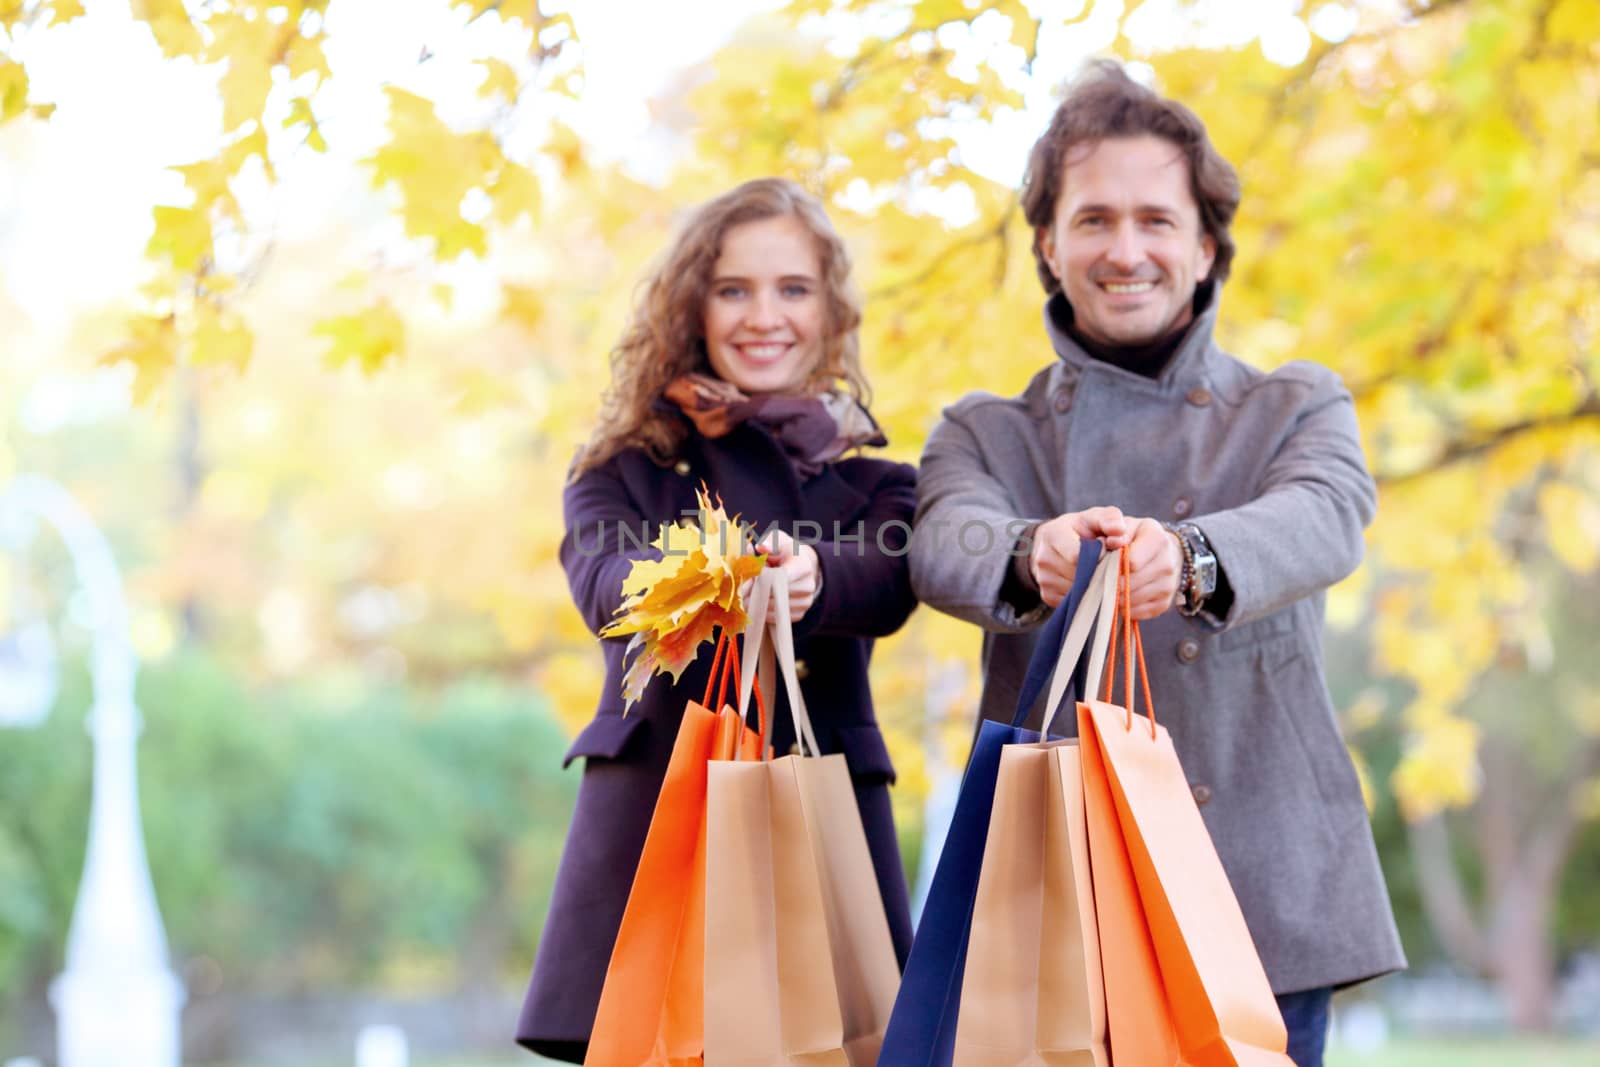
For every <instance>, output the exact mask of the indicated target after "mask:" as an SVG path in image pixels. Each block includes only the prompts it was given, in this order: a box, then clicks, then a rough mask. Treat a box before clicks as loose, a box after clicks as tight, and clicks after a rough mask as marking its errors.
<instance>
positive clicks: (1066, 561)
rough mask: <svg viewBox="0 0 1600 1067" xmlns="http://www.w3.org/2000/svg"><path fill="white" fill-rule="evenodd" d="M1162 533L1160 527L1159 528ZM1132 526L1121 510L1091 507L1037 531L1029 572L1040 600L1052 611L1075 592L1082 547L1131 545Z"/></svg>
mask: <svg viewBox="0 0 1600 1067" xmlns="http://www.w3.org/2000/svg"><path fill="white" fill-rule="evenodd" d="M1156 528H1157V529H1158V530H1159V529H1160V527H1159V526H1157V527H1156ZM1131 531H1132V524H1131V523H1130V522H1129V521H1128V520H1127V519H1126V518H1125V517H1124V516H1123V514H1122V512H1121V510H1120V509H1118V508H1113V507H1102V508H1089V509H1087V510H1085V511H1069V512H1067V513H1066V514H1065V515H1057V516H1056V517H1055V518H1053V519H1051V520H1049V521H1048V522H1042V523H1040V524H1039V525H1038V526H1036V527H1035V528H1034V531H1033V544H1032V546H1031V547H1030V548H1029V550H1028V573H1029V574H1031V575H1032V576H1033V584H1034V585H1036V586H1038V587H1039V598H1040V599H1041V600H1043V601H1044V602H1045V603H1046V604H1048V605H1050V606H1051V607H1052V608H1053V607H1055V606H1056V605H1058V604H1060V603H1061V602H1062V601H1063V600H1065V599H1066V598H1067V594H1068V593H1070V592H1071V591H1072V576H1073V572H1074V571H1075V570H1076V569H1077V567H1078V545H1079V543H1080V542H1081V541H1083V540H1085V539H1088V538H1098V539H1099V540H1100V541H1101V542H1102V543H1103V544H1104V545H1105V546H1106V548H1108V549H1113V548H1121V547H1123V546H1124V545H1126V544H1127V543H1128V539H1129V536H1130V534H1131Z"/></svg>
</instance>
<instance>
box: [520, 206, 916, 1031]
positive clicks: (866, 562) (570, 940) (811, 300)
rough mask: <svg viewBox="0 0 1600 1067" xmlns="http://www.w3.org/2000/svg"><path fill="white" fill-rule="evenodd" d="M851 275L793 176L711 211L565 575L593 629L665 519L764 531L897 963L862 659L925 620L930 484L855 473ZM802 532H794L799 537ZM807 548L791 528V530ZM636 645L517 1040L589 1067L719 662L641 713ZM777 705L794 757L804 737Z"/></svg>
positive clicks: (643, 344) (614, 420)
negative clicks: (689, 715)
mask: <svg viewBox="0 0 1600 1067" xmlns="http://www.w3.org/2000/svg"><path fill="white" fill-rule="evenodd" d="M849 273H850V261H849V257H848V254H847V253H846V251H845V248H844V244H843V243H842V242H841V241H840V239H839V237H838V235H837V234H836V233H835V232H834V230H833V227H832V225H831V224H830V223H829V221H828V218H827V216H826V215H825V214H824V213H823V210H822V208H821V206H820V205H819V204H818V203H817V202H816V201H815V200H814V199H813V198H812V197H810V196H809V195H807V194H806V193H805V192H804V191H803V190H801V189H800V187H799V186H797V185H795V184H794V183H792V182H788V181H783V180H779V179H763V180H759V181H753V182H747V183H746V184H744V185H741V186H739V187H738V188H736V189H734V190H732V191H731V192H728V193H725V194H723V195H722V196H720V197H718V198H717V199H715V200H712V201H711V202H710V203H708V204H705V205H704V206H702V207H701V208H700V209H699V210H698V211H696V212H695V213H694V214H693V216H692V217H691V218H690V219H689V221H688V224H687V226H686V227H685V228H684V230H683V232H682V233H681V234H679V235H678V237H677V239H676V241H674V243H673V244H672V246H671V248H669V249H668V251H667V255H666V257H665V259H664V260H663V261H661V262H660V263H659V264H658V265H657V267H656V269H655V271H654V272H653V273H652V274H651V275H650V276H649V278H647V279H646V281H645V284H644V285H643V287H642V288H641V290H640V293H639V296H638V299H637V303H636V306H635V308H634V312H633V316H632V321H631V322H630V324H629V327H628V330H627V332H626V333H625V334H624V335H623V338H622V341H621V343H620V344H618V345H617V347H616V349H615V350H614V351H613V352H612V355H611V370H612V380H611V386H610V389H609V390H608V392H607V393H606V396H605V398H604V402H603V408H602V412H601V416H600V423H599V426H598V428H597V429H596V430H595V433H594V436H593V437H592V438H591V439H590V441H589V443H588V444H587V445H586V446H585V447H584V448H583V450H582V451H581V452H580V453H579V455H578V459H577V461H576V463H575V464H574V467H573V470H572V473H571V478H570V480H569V482H568V485H567V488H566V492H565V494H564V500H563V503H564V507H565V513H566V514H565V518H566V530H567V533H566V538H565V539H564V540H563V542H562V545H561V562H562V565H563V566H564V567H565V568H566V572H567V579H568V582H569V583H570V584H571V587H572V596H573V599H574V600H575V601H576V602H577V605H578V609H579V610H580V611H581V612H582V613H583V616H584V619H585V621H586V622H587V623H588V624H589V627H590V629H592V630H595V631H597V632H598V630H599V629H600V627H602V626H604V625H605V624H606V623H607V622H609V621H610V620H611V619H612V617H613V613H614V612H615V611H616V609H617V607H618V605H619V604H620V603H621V602H622V592H621V590H622V582H623V579H624V577H626V575H627V573H628V570H629V567H630V564H631V562H632V561H633V560H635V559H640V558H645V557H646V556H647V554H648V553H649V551H650V550H649V549H641V548H640V547H639V542H640V541H646V542H647V541H648V540H649V539H650V538H651V537H653V535H654V532H655V529H656V526H657V525H658V524H660V523H663V522H672V521H675V520H676V519H677V518H678V517H679V516H680V515H681V514H683V513H691V514H692V513H693V512H694V510H695V507H696V502H695V490H696V488H697V487H698V486H699V485H700V484H701V483H702V482H704V483H705V485H706V486H707V487H708V488H709V489H710V490H711V491H712V492H713V493H714V494H717V495H720V496H721V498H722V502H723V504H724V506H725V508H726V510H727V512H728V514H729V515H735V514H737V515H738V516H740V518H741V520H742V521H744V522H746V523H749V524H752V525H754V527H755V528H756V529H757V530H758V531H766V530H769V528H772V526H773V524H776V526H777V528H778V530H777V531H775V532H772V533H769V534H768V535H767V536H766V538H765V539H764V541H763V543H764V544H765V545H766V546H767V548H768V550H769V552H770V554H771V556H772V558H773V559H774V560H775V561H776V562H777V563H778V564H781V566H782V568H783V573H784V576H785V579H786V582H787V585H788V587H789V593H790V604H791V615H792V617H793V620H794V634H795V640H796V655H797V657H798V659H799V667H800V671H801V678H802V682H801V685H802V688H803V691H804V695H805V699H806V704H807V705H808V707H809V708H810V709H811V711H812V718H813V721H814V723H815V726H816V730H817V734H818V740H819V743H820V744H821V746H822V749H823V751H824V752H842V753H844V756H845V759H846V762H847V764H848V766H849V768H850V773H851V777H852V779H853V780H854V785H855V792H856V800H857V802H858V804H859V806H860V809H861V817H862V821H863V823H864V824H865V827H866V832H867V839H868V843H869V844H870V846H871V850H872V859H873V864H874V867H875V868H876V872H877V876H878V887H879V890H880V891H881V893H882V896H883V903H884V907H885V910H886V911H887V913H888V917H889V927H890V931H891V933H892V935H893V937H894V943H895V950H896V953H897V954H898V955H899V957H900V960H901V962H902V963H904V961H905V955H906V951H907V949H908V948H909V947H910V942H911V920H910V913H909V907H908V903H907V893H906V884H905V874H904V872H903V870H902V869H901V865H900V854H899V850H898V845H897V842H896V839H895V832H894V822H893V818H892V815H891V812H890V807H889V790H888V787H889V784H890V783H891V782H892V781H893V780H894V768H893V766H891V764H890V762H889V755H888V752H887V750H886V749H885V747H884V743H883V737H882V734H881V733H880V732H879V730H878V725H877V721H876V719H875V718H874V715H873V709H872V697H871V694H870V693H869V692H868V689H867V660H868V657H869V656H870V655H871V652H872V639H873V638H874V637H877V636H880V635H883V634H888V633H892V632H893V631H895V630H896V629H898V628H899V627H900V625H901V624H902V623H903V622H905V620H906V616H907V615H909V614H910V612H911V609H912V607H913V606H914V600H913V598H912V593H911V583H910V578H909V574H908V570H907V561H906V559H905V544H906V539H907V534H908V531H909V523H910V520H911V515H912V510H913V508H914V506H915V503H916V499H915V477H916V476H915V472H914V471H913V470H912V468H911V467H908V466H906V465H905V464H901V463H890V462H887V461H884V460H878V459H866V458H861V457H854V456H852V457H850V458H844V454H845V453H846V452H849V451H852V450H854V449H855V448H857V447H858V446H861V445H867V444H872V445H882V444H884V443H885V441H884V439H883V436H882V434H881V433H880V432H879V431H878V428H877V425H876V424H875V423H874V422H873V421H872V418H871V416H869V415H868V414H867V412H866V409H865V408H864V407H863V406H862V404H863V401H864V398H865V397H866V395H867V385H866V381H865V379H864V377H863V375H862V373H861V366H860V359H859V355H858V352H857V341H856V328H857V326H858V325H859V324H860V321H861V313H860V309H859V305H858V303H857V300H856V298H855V296H854V295H853V293H852V291H851V289H850V287H849V284H848V277H849ZM797 523H799V525H798V527H797V525H796V524H797ZM797 529H798V530H799V531H800V534H799V535H798V536H797V535H796V530H797ZM624 646H625V641H624V640H622V639H612V640H606V641H602V642H601V648H602V650H603V652H604V655H605V660H606V683H605V688H604V689H603V690H602V692H601V696H600V706H599V709H598V711H597V712H596V714H595V718H594V721H592V722H591V723H590V724H589V725H588V726H587V727H585V728H584V730H583V731H582V732H581V733H580V734H579V735H578V737H577V740H576V741H574V742H573V745H572V747H571V749H569V750H568V752H567V757H566V758H567V760H568V761H569V762H570V761H571V760H573V759H577V758H579V757H582V758H583V759H584V761H585V764H584V772H583V780H582V783H581V785H580V786H579V789H578V802H577V809H576V811H575V812H574V814H573V819H572V826H571V828H570V829H569V831H568V835H567V844H566V848H565V850H564V852H563V855H562V857H561V866H560V869H559V871H558V873H557V875H556V883H555V890H554V892H553V895H552V899H551V903H550V911H549V914H548V917H547V918H546V921H545V928H544V936H543V938H542V940H541V941H540V944H539V953H538V958H537V960H536V961H535V963H534V968H533V978H532V981H531V983H530V985H529V988H528V994H527V999H526V1001H525V1002H524V1004H523V1010H522V1018H521V1021H520V1023H519V1025H518V1028H517V1039H518V1041H519V1042H520V1043H522V1044H523V1045H525V1046H526V1047H528V1048H529V1049H531V1050H533V1051H535V1052H538V1053H540V1054H542V1055H545V1056H554V1057H557V1058H561V1059H568V1060H572V1061H574V1062H577V1061H581V1060H582V1058H583V1055H584V1051H585V1048H586V1046H587V1044H588V1039H589V1031H590V1027H591V1026H592V1025H593V1020H594V1015H595V1008H596V1005H597V1004H598V1003H599V999H600V989H601V986H602V984H603V982H604V978H605V972H606V964H607V962H608V961H609V959H610V955H611V948H612V943H613V941H614V940H615V938H616V933H617V927H618V925H619V924H620V922H621V919H622V911H623V907H624V905H625V904H626V903H627V899H628V891H629V888H630V883H631V881H632V875H633V871H634V870H635V868H636V866H637V864H638V860H639V854H640V851H641V850H642V848H643V845H644V838H645V832H646V830H647V829H648V828H649V825H650V816H651V813H652V811H653V809H654V807H655V800H656V795H657V792H658V791H659V789H660V785H661V780H662V777H663V775H664V774H665V771H666V766H667V759H668V756H669V755H670V754H671V751H672V743H673V739H674V736H675V734H676V732H677V728H678V723H679V721H680V719H681V718H682V715H683V709H684V706H685V704H686V703H687V702H688V701H689V700H698V699H700V697H701V695H702V692H703V690H704V688H705V684H706V678H707V672H708V670H709V660H710V658H711V657H710V655H709V653H710V648H709V647H707V648H706V649H705V650H704V652H705V653H706V654H704V655H702V656H701V657H700V658H699V659H698V660H697V662H696V663H694V664H692V665H691V666H690V667H689V668H688V669H687V670H685V671H684V673H683V675H682V677H681V678H680V679H679V681H678V682H677V684H673V682H672V680H671V678H669V677H657V678H655V679H654V680H653V681H651V683H650V685H649V686H648V688H646V689H645V691H644V695H643V697H642V698H641V700H640V701H639V703H638V704H636V705H635V706H633V707H632V708H630V709H627V713H626V714H624V708H623V695H622V677H623V669H624V663H623V650H624ZM783 706H784V705H783V703H782V698H781V696H780V704H779V707H780V711H779V713H777V714H774V715H772V716H771V722H772V729H773V744H774V747H775V749H776V750H777V751H778V752H780V753H782V752H786V751H788V750H789V747H790V745H791V744H792V743H793V741H794V738H793V737H792V736H791V734H792V727H791V726H790V724H789V720H788V715H787V713H786V711H783V710H781V709H782V708H783Z"/></svg>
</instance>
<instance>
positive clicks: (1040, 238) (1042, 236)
mask: <svg viewBox="0 0 1600 1067" xmlns="http://www.w3.org/2000/svg"><path fill="white" fill-rule="evenodd" d="M1033 247H1034V248H1036V249H1038V251H1039V254H1040V255H1041V256H1043V257H1044V262H1045V266H1047V267H1049V268H1050V274H1051V276H1052V277H1054V278H1055V280H1056V281H1058V282H1059V281H1060V280H1061V272H1060V271H1058V270H1056V235H1055V229H1054V227H1051V226H1040V227H1038V228H1037V229H1035V230H1034V231H1033Z"/></svg>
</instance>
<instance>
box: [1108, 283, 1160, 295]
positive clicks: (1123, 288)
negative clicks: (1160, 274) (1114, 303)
mask: <svg viewBox="0 0 1600 1067" xmlns="http://www.w3.org/2000/svg"><path fill="white" fill-rule="evenodd" d="M1101 285H1102V287H1103V288H1104V289H1105V291H1106V292H1108V293H1147V292H1149V291H1150V290H1151V289H1154V288H1155V287H1156V283H1155V282H1102V283H1101Z"/></svg>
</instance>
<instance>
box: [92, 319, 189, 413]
mask: <svg viewBox="0 0 1600 1067" xmlns="http://www.w3.org/2000/svg"><path fill="white" fill-rule="evenodd" d="M177 358H178V331H177V327H176V324H175V323H174V321H173V318H172V316H171V315H167V316H164V317H161V318H153V317H149V316H140V317H138V318H135V319H133V320H131V321H130V322H129V323H128V338H127V339H126V340H125V341H123V342H122V343H121V344H119V345H117V346H116V347H115V348H113V349H112V350H111V351H109V352H107V353H105V355H103V356H101V357H100V362H101V363H104V364H107V365H114V364H117V363H127V364H128V365H130V366H131V367H133V372H134V378H133V394H134V397H135V399H137V400H139V401H141V402H142V401H144V400H145V399H147V398H148V397H149V396H150V394H151V393H152V392H154V391H155V389H156V388H157V387H158V386H160V385H161V383H162V382H164V381H165V380H166V378H167V375H168V374H169V373H170V372H171V371H172V368H173V366H174V364H175V363H176V362H177Z"/></svg>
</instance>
